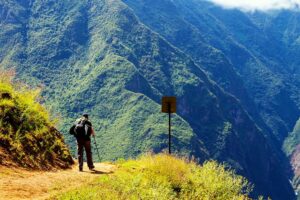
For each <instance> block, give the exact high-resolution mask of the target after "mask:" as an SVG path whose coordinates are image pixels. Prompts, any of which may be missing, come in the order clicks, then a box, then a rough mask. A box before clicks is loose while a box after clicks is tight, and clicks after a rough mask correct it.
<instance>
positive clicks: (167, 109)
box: [161, 97, 176, 154]
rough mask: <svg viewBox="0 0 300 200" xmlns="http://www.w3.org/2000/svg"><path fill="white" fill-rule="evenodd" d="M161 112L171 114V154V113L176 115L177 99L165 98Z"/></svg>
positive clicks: (162, 101)
mask: <svg viewBox="0 0 300 200" xmlns="http://www.w3.org/2000/svg"><path fill="white" fill-rule="evenodd" d="M161 105H162V106H161V111H162V112H163V113H168V114H169V154H171V113H176V97H163V98H162V100H161Z"/></svg>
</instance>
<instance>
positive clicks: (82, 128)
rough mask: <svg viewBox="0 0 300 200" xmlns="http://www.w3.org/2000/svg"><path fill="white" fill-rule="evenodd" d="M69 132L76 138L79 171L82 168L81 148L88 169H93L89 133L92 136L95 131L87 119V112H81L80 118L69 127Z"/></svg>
mask: <svg viewBox="0 0 300 200" xmlns="http://www.w3.org/2000/svg"><path fill="white" fill-rule="evenodd" d="M70 134H72V135H74V136H75V137H76V140H77V150H78V163H79V171H82V169H83V149H85V152H86V158H87V164H88V167H89V169H90V170H94V169H95V167H94V164H93V158H92V148H91V135H92V136H94V135H95V132H94V129H93V127H92V123H91V122H90V121H89V115H88V114H83V115H82V117H81V118H79V119H77V120H76V122H75V124H74V125H73V126H72V127H71V128H70Z"/></svg>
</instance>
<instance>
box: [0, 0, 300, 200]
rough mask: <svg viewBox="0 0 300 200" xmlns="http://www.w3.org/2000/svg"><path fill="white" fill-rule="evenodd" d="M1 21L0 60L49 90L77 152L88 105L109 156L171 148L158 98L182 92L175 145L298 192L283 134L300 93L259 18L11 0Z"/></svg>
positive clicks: (144, 4) (0, 11) (109, 3)
mask: <svg viewBox="0 0 300 200" xmlns="http://www.w3.org/2000/svg"><path fill="white" fill-rule="evenodd" d="M230 16H233V18H230ZM0 21H1V22H0V23H1V29H0V65H1V68H10V67H12V66H16V71H17V77H16V80H20V79H21V80H24V81H26V83H27V84H30V85H42V86H43V91H42V97H43V98H44V102H45V104H46V105H47V108H48V107H49V108H51V112H53V113H56V115H59V116H60V118H59V120H58V122H59V124H58V129H59V130H60V131H61V132H62V133H64V135H65V139H66V142H67V143H68V144H69V145H70V146H71V151H72V153H74V152H75V147H76V145H75V141H74V138H73V137H72V136H70V135H68V129H69V127H70V126H71V124H72V123H73V122H74V120H75V119H76V118H78V117H79V116H80V115H81V114H82V113H83V112H88V113H90V116H91V121H92V123H93V125H94V128H95V130H96V134H97V135H96V139H97V142H98V144H99V146H101V155H102V158H103V160H116V159H118V158H128V157H135V156H138V155H139V154H141V153H144V152H148V151H153V152H155V153H157V152H161V151H163V149H165V148H166V147H167V116H166V115H164V114H162V113H160V100H161V97H162V96H164V95H175V96H177V98H178V113H177V114H176V115H174V116H173V119H174V120H173V130H172V131H173V134H174V135H173V138H172V139H173V144H174V146H173V148H174V149H173V151H174V152H180V153H182V154H184V155H186V154H188V155H193V156H195V157H196V158H197V159H199V160H200V161H204V160H206V159H209V158H213V159H215V160H218V161H220V162H226V163H228V164H230V166H232V167H234V169H235V170H237V172H238V173H241V174H244V175H245V176H246V177H247V178H248V179H249V180H251V182H253V183H254V184H255V185H256V186H257V187H256V188H258V189H257V191H256V188H255V189H254V190H255V193H259V194H262V193H264V194H266V196H267V195H270V196H272V197H274V198H275V199H276V197H277V198H278V199H284V198H285V197H287V196H290V197H292V196H293V191H292V189H291V187H290V184H289V182H288V179H287V178H286V176H285V171H286V170H285V169H284V166H282V165H281V163H288V161H287V160H285V159H286V158H285V157H284V155H283V154H282V152H281V146H280V145H277V144H278V141H276V139H277V140H279V141H280V142H282V141H283V139H284V137H285V134H286V131H287V130H289V128H292V126H291V124H294V122H295V121H296V119H298V117H299V113H298V111H297V107H295V101H294V99H296V98H297V96H298V93H297V91H299V90H298V89H297V87H296V85H295V87H294V86H293V84H294V82H293V81H294V79H292V78H290V77H289V76H287V74H289V73H288V72H287V71H286V70H281V68H280V66H284V67H282V68H285V62H284V63H282V62H279V61H278V59H277V58H281V57H282V56H283V54H281V53H280V54H278V55H277V54H276V55H274V54H273V53H274V52H269V51H265V50H276V49H278V48H277V46H275V47H274V46H272V45H271V44H276V42H274V41H275V40H274V39H273V38H272V37H271V38H270V41H271V42H267V43H265V42H264V41H265V40H267V39H268V38H264V37H263V38H261V37H260V36H261V35H266V34H265V32H264V31H260V32H257V30H260V29H259V27H257V26H255V24H253V23H251V16H247V15H245V14H243V13H240V12H238V11H236V12H231V11H228V10H220V9H218V8H215V7H214V6H212V5H211V4H210V3H209V2H206V1H198V0H197V1H184V0H176V1H171V0H161V1H150V0H145V1H136V0H124V1H121V0H90V1H87V0H72V1H71V0H67V1H59V0H35V1H17V0H5V1H1V2H0ZM249 21H250V22H249ZM230 22H234V23H230ZM275 24H277V23H275ZM287 24H289V23H287ZM272 32H276V31H272ZM252 33H253V34H252ZM251 34H252V35H251ZM249 36H253V37H252V38H251V37H250V38H248V37H249ZM257 38H258V39H257ZM247 41H248V42H247ZM255 42H257V43H255ZM252 43H255V45H253V46H252V45H251V44H252ZM257 49H262V50H264V51H263V52H258V51H256V50H257ZM296 52H297V51H296ZM259 53H261V54H260V55H268V56H266V57H265V56H259V55H258V54H259ZM298 57H299V56H298ZM282 60H288V58H286V57H284V58H283V59H282ZM295 66H297V65H295ZM203 70H206V72H204V71H203ZM295 77H297V76H295ZM210 78H211V79H213V81H212V80H210ZM290 80H291V81H290ZM214 81H215V82H214ZM285 82H288V84H287V85H286V84H285ZM290 91H296V93H293V94H294V95H293V98H294V99H291V98H290V97H291V92H290ZM232 94H233V95H234V96H233V95H232ZM296 102H297V101H296ZM298 102H300V101H298ZM288 108H289V109H288ZM287 113H288V114H287ZM289 131H290V130H289ZM273 133H274V134H273ZM274 135H276V138H275V137H274ZM265 136H267V137H265ZM273 139H274V140H273ZM274 141H275V142H274ZM272 144H276V145H277V146H276V145H273V146H272ZM277 188H282V190H278V189H277Z"/></svg>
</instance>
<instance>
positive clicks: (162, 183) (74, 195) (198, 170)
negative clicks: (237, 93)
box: [54, 154, 252, 200]
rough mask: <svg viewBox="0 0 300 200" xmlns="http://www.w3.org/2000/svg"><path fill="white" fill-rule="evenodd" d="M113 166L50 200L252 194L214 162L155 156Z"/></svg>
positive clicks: (223, 198)
mask: <svg viewBox="0 0 300 200" xmlns="http://www.w3.org/2000/svg"><path fill="white" fill-rule="evenodd" d="M117 166H118V169H117V170H116V172H115V173H114V174H109V175H105V176H104V177H103V176H102V177H101V178H99V179H98V180H97V181H95V182H93V183H90V185H84V186H81V187H80V188H77V189H75V190H72V191H69V192H66V193H65V194H62V195H59V196H57V197H54V199H59V200H67V199H73V200H79V199H80V200H84V199H86V200H98V199H111V200H125V199H160V200H164V199H165V200H171V199H173V200H175V199H186V200H193V199H194V200H196V199H197V200H201V199H203V200H204V199H215V200H232V199H236V200H246V199H249V198H248V194H249V192H251V190H252V189H251V188H252V187H251V186H250V184H249V183H248V181H247V180H246V179H245V178H243V177H241V176H238V175H236V174H235V173H234V172H233V171H232V170H228V169H227V170H226V167H225V166H224V165H219V164H217V163H216V162H214V161H209V162H206V163H204V164H203V166H200V165H197V164H196V163H195V162H191V161H187V160H185V159H179V158H175V157H173V156H169V155H165V154H158V155H152V156H151V155H146V156H142V157H140V158H139V159H137V160H129V161H118V162H117Z"/></svg>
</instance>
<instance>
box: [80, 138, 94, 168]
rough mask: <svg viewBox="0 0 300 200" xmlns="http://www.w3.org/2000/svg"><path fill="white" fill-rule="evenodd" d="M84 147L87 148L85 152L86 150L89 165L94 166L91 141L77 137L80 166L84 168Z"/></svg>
mask: <svg viewBox="0 0 300 200" xmlns="http://www.w3.org/2000/svg"><path fill="white" fill-rule="evenodd" d="M84 149H85V152H86V158H87V164H88V167H89V168H93V167H94V164H93V158H92V147H91V141H88V140H85V139H81V138H78V139H77V150H78V163H79V168H80V169H82V167H83V150H84Z"/></svg>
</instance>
